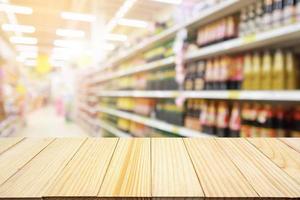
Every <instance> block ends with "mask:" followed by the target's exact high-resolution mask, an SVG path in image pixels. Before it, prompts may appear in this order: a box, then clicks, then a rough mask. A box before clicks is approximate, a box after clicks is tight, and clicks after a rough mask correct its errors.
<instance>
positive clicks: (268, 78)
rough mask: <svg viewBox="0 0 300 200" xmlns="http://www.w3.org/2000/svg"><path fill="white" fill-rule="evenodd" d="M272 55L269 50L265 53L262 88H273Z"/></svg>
mask: <svg viewBox="0 0 300 200" xmlns="http://www.w3.org/2000/svg"><path fill="white" fill-rule="evenodd" d="M272 71H273V70H272V57H271V53H270V51H268V50H265V51H264V53H263V62H262V72H261V89H262V90H271V89H272Z"/></svg>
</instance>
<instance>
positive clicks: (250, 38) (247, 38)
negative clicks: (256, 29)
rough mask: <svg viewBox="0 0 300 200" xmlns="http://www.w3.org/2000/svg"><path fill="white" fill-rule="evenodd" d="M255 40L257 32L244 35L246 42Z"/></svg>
mask: <svg viewBox="0 0 300 200" xmlns="http://www.w3.org/2000/svg"><path fill="white" fill-rule="evenodd" d="M255 40H256V35H255V34H251V35H247V36H245V37H243V41H244V43H245V44H247V43H251V42H255Z"/></svg>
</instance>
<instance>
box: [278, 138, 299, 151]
mask: <svg viewBox="0 0 300 200" xmlns="http://www.w3.org/2000/svg"><path fill="white" fill-rule="evenodd" d="M280 140H281V141H283V142H284V143H286V144H287V145H289V146H290V147H292V148H293V149H295V150H296V151H298V152H300V138H280Z"/></svg>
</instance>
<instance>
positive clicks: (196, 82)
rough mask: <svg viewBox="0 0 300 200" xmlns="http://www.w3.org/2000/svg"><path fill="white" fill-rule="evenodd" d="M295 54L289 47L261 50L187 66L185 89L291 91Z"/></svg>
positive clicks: (295, 78)
mask: <svg viewBox="0 0 300 200" xmlns="http://www.w3.org/2000/svg"><path fill="white" fill-rule="evenodd" d="M297 58H298V56H297V55H296V54H294V53H293V52H292V51H290V50H282V49H277V50H275V51H270V50H264V51H263V52H259V51H256V52H254V53H245V54H241V55H238V56H221V57H217V58H212V59H208V60H205V61H198V62H193V63H190V64H188V65H187V76H186V79H185V83H184V88H185V90H232V89H233V90H240V89H244V90H295V89H298V88H299V62H298V60H297Z"/></svg>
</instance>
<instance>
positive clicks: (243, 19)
mask: <svg viewBox="0 0 300 200" xmlns="http://www.w3.org/2000/svg"><path fill="white" fill-rule="evenodd" d="M247 20H248V18H247V9H246V8H242V10H241V14H240V24H239V36H240V37H242V36H245V35H247V34H248V29H247Z"/></svg>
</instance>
